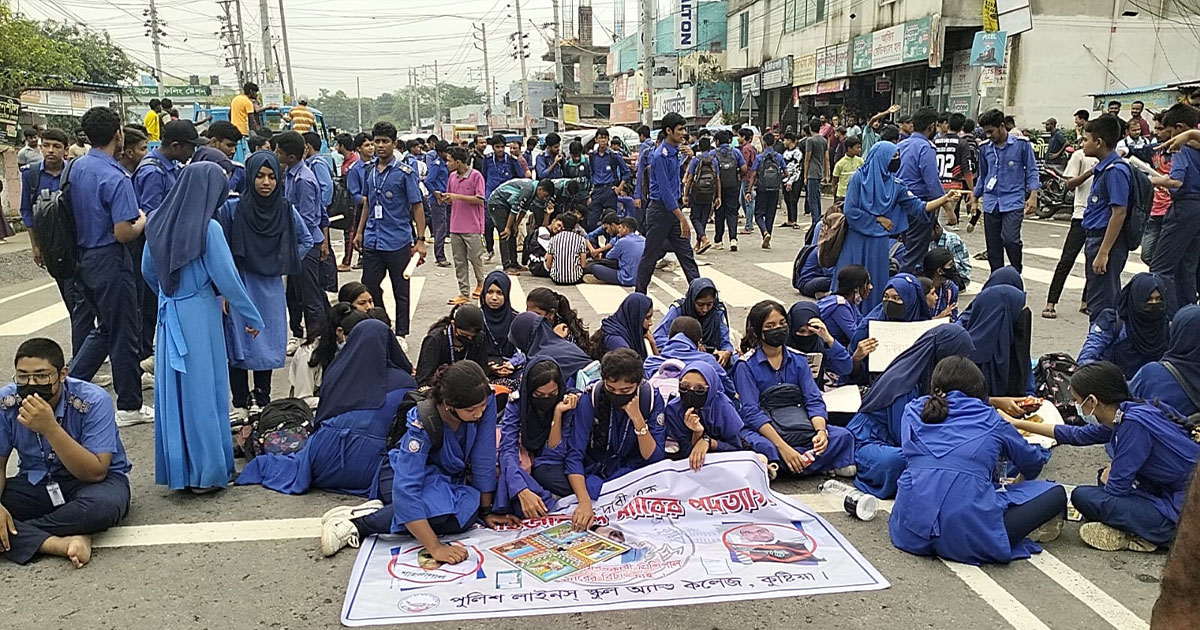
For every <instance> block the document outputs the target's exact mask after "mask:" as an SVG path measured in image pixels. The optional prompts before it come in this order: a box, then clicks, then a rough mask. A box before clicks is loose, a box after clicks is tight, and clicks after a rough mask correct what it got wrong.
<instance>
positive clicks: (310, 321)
mask: <svg viewBox="0 0 1200 630" xmlns="http://www.w3.org/2000/svg"><path fill="white" fill-rule="evenodd" d="M360 260H361V258H360ZM364 284H366V283H365V282H364ZM367 286H368V287H369V286H371V285H369V284H368V285H367ZM286 298H287V307H288V316H289V319H290V321H291V328H292V336H293V337H299V338H301V339H303V338H304V337H305V334H306V333H307V334H308V335H313V334H316V333H317V332H319V331H320V330H321V327H322V326H323V325H324V324H325V311H326V310H327V309H328V308H329V299H328V298H326V297H325V280H324V270H323V268H322V263H321V245H320V244H319V243H318V244H316V245H313V247H312V249H310V250H308V253H306V254H305V255H304V258H303V259H302V260H301V261H300V273H294V274H292V275H290V276H288V277H287V292H286ZM376 304H380V303H379V302H376ZM380 305H381V306H382V304H380ZM301 322H303V326H302V325H301Z"/></svg>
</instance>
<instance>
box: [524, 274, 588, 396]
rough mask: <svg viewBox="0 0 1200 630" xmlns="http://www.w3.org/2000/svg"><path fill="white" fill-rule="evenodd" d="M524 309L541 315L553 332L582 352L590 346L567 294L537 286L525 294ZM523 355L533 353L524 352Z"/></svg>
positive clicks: (585, 332) (585, 330) (582, 325)
mask: <svg viewBox="0 0 1200 630" xmlns="http://www.w3.org/2000/svg"><path fill="white" fill-rule="evenodd" d="M525 310H527V311H531V312H533V313H537V314H538V315H541V316H542V317H543V318H545V320H546V322H548V323H549V324H550V327H551V328H552V329H553V330H554V332H555V334H557V335H558V336H559V337H562V338H563V339H566V340H567V341H570V342H571V343H573V344H575V345H576V346H578V347H579V348H580V349H581V350H583V351H584V353H587V352H588V350H589V349H590V348H591V347H592V346H591V342H592V340H591V337H590V336H588V330H587V326H586V325H584V323H583V320H582V319H580V318H579V313H577V312H575V309H573V308H571V301H570V300H568V299H567V296H565V295H563V294H561V293H558V292H556V291H555V290H553V289H551V288H549V287H538V288H536V289H534V290H532V291H530V292H529V293H527V294H526V295H525ZM534 354H541V353H534ZM525 356H533V355H532V354H530V353H528V352H526V353H525ZM560 365H561V364H560ZM568 378H570V377H568Z"/></svg>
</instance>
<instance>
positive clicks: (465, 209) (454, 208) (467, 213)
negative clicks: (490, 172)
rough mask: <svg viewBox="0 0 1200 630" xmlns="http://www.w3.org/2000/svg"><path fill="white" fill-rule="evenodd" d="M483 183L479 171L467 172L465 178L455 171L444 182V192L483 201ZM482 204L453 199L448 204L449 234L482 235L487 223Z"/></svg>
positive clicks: (485, 210)
mask: <svg viewBox="0 0 1200 630" xmlns="http://www.w3.org/2000/svg"><path fill="white" fill-rule="evenodd" d="M483 191H484V181H483V175H480V174H479V171H476V170H468V171H467V176H466V177H463V176H462V175H459V174H458V172H457V171H455V172H453V173H450V175H449V176H448V178H447V180H446V192H449V193H453V194H456V195H467V196H468V197H477V198H479V199H483ZM486 212H487V209H486V208H484V205H483V204H481V203H480V204H472V203H467V202H465V201H460V200H458V199H455V200H454V201H451V202H450V233H451V234H483V227H484V224H485V223H486V222H487V219H486V217H485V213H486Z"/></svg>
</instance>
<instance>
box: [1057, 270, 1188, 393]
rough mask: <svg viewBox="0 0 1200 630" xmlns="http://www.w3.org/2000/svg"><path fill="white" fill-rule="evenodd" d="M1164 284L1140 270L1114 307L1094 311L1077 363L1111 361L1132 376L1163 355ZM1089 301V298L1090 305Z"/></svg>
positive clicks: (1165, 335)
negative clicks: (1098, 311) (1097, 311)
mask: <svg viewBox="0 0 1200 630" xmlns="http://www.w3.org/2000/svg"><path fill="white" fill-rule="evenodd" d="M1166 293H1167V285H1166V283H1165V282H1163V279H1162V277H1161V276H1158V275H1156V274H1152V273H1139V274H1137V275H1136V276H1134V277H1133V278H1132V279H1131V280H1130V281H1129V283H1128V284H1126V285H1125V288H1123V289H1121V297H1120V298H1119V299H1118V300H1117V306H1116V308H1115V309H1112V308H1108V309H1104V311H1102V312H1100V313H1096V314H1095V316H1094V317H1093V318H1092V325H1091V328H1090V329H1089V330H1088V335H1087V339H1085V340H1084V342H1083V348H1081V349H1080V350H1079V358H1078V359H1077V361H1078V362H1079V365H1087V364H1088V363H1091V362H1093V361H1112V362H1113V363H1116V364H1117V367H1119V368H1121V372H1122V373H1124V374H1125V378H1127V379H1130V378H1133V376H1134V375H1135V374H1137V371H1138V370H1140V369H1141V368H1142V366H1143V365H1146V364H1147V363H1152V362H1154V361H1157V360H1159V359H1161V358H1162V355H1163V352H1165V351H1166V349H1167V341H1168V337H1169V336H1170V325H1171V322H1170V319H1169V318H1168V317H1167V302H1166V297H1167V296H1166ZM1090 304H1091V302H1090V300H1089V308H1091V306H1090Z"/></svg>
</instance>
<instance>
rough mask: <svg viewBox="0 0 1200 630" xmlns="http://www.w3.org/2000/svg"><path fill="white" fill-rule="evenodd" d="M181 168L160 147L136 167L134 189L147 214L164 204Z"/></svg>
mask: <svg viewBox="0 0 1200 630" xmlns="http://www.w3.org/2000/svg"><path fill="white" fill-rule="evenodd" d="M180 168H182V167H180V166H179V163H177V162H176V161H175V160H170V159H167V156H165V155H163V154H162V152H161V151H160V150H159V149H154V150H153V151H151V152H150V153H149V154H148V155H146V157H145V158H143V159H142V161H141V163H140V164H138V165H137V168H135V169H134V171H133V191H134V192H135V193H137V198H138V203H139V204H141V207H142V210H143V211H144V212H145V213H146V215H147V216H149V215H150V214H151V213H153V212H154V211H155V210H158V207H159V206H161V205H162V202H163V199H165V198H166V196H167V193H168V192H170V190H171V187H173V186H174V185H175V181H176V180H178V179H179V169H180ZM72 170H74V167H72Z"/></svg>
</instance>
